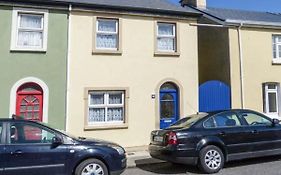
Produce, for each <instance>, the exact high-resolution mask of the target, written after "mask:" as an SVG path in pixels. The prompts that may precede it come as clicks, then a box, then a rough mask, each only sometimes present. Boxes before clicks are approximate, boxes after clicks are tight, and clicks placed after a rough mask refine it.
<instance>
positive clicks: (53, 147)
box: [0, 119, 126, 175]
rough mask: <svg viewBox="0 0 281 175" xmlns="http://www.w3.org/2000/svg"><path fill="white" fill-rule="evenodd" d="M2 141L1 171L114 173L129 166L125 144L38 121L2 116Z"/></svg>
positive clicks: (24, 173) (43, 174)
mask: <svg viewBox="0 0 281 175" xmlns="http://www.w3.org/2000/svg"><path fill="white" fill-rule="evenodd" d="M0 141H1V144H0V175H1V174H5V175H19V174H20V175H32V174H40V175H109V174H110V175H114V174H121V173H122V172H123V171H124V169H125V168H126V156H125V151H124V149H123V148H122V147H121V146H119V145H117V144H114V143H110V142H106V141H99V140H94V139H86V138H81V137H79V138H76V137H71V136H68V135H66V134H64V133H62V132H60V131H57V130H55V129H52V128H50V127H48V126H45V125H44V124H41V123H37V122H32V121H26V120H17V119H0Z"/></svg>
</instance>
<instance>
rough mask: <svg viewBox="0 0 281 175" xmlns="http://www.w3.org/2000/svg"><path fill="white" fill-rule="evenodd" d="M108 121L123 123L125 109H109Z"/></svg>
mask: <svg viewBox="0 0 281 175" xmlns="http://www.w3.org/2000/svg"><path fill="white" fill-rule="evenodd" d="M107 120H108V121H123V108H108V111H107Z"/></svg>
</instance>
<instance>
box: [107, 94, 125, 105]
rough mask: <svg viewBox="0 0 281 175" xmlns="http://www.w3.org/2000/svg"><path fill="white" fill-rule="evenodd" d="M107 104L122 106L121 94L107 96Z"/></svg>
mask: <svg viewBox="0 0 281 175" xmlns="http://www.w3.org/2000/svg"><path fill="white" fill-rule="evenodd" d="M109 104H122V93H118V94H117V93H115V94H109Z"/></svg>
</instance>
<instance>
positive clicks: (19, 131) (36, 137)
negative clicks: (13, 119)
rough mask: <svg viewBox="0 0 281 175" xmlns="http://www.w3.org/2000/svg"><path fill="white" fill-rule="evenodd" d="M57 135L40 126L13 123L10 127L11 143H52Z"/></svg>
mask: <svg viewBox="0 0 281 175" xmlns="http://www.w3.org/2000/svg"><path fill="white" fill-rule="evenodd" d="M55 136H56V135H55V133H54V132H51V131H48V130H46V129H44V128H43V127H41V126H40V125H36V124H30V123H12V124H11V126H10V143H11V144H26V143H52V138H53V137H55Z"/></svg>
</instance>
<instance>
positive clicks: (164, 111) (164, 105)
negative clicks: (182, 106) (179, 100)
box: [161, 101, 175, 119]
mask: <svg viewBox="0 0 281 175" xmlns="http://www.w3.org/2000/svg"><path fill="white" fill-rule="evenodd" d="M172 117H175V103H174V101H163V102H161V119H164V118H172Z"/></svg>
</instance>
